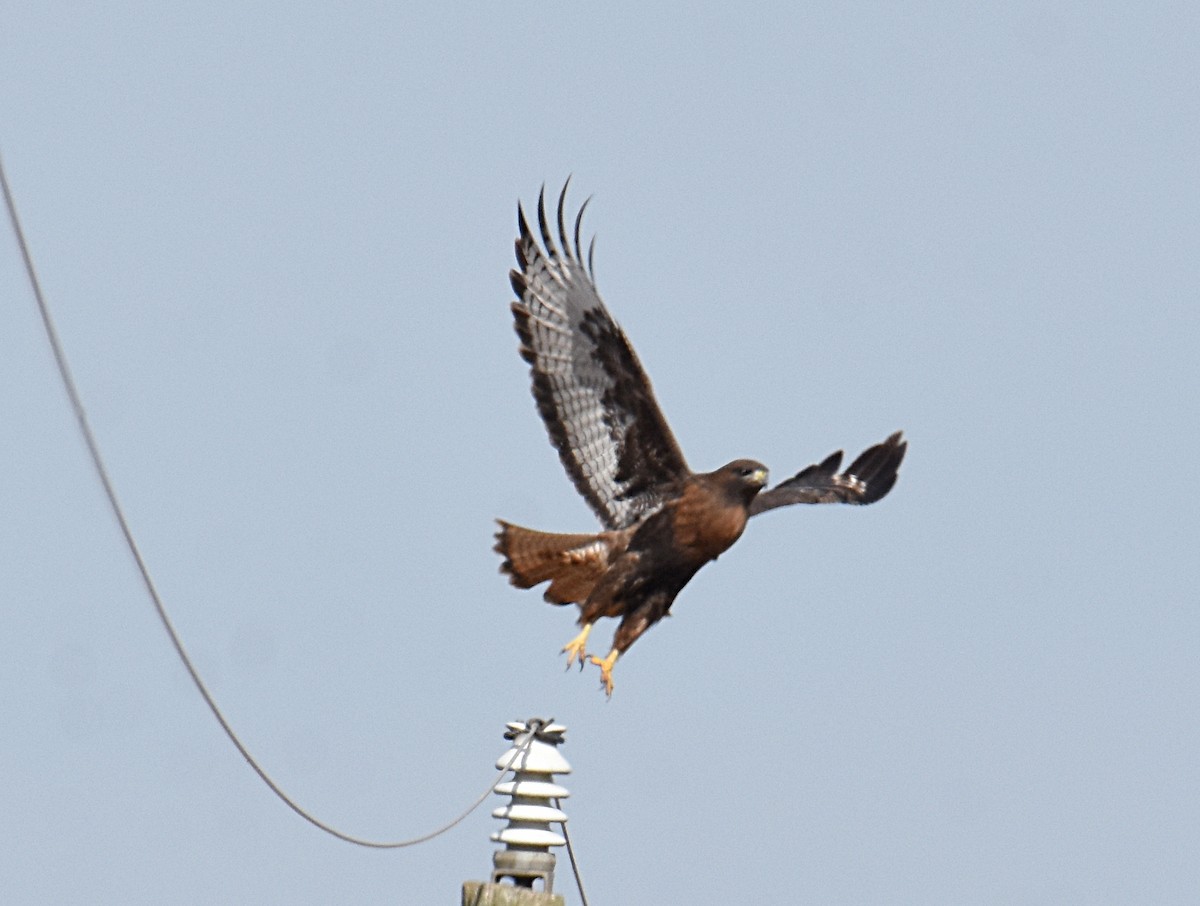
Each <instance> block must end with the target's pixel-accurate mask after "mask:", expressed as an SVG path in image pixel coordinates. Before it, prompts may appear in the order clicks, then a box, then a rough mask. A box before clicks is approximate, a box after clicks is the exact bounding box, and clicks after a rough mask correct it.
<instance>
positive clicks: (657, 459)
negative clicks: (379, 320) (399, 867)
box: [495, 181, 908, 696]
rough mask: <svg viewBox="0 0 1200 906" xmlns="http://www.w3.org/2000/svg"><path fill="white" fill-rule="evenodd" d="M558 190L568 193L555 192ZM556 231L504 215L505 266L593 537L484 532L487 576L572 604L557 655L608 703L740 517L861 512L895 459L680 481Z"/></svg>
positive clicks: (620, 344) (673, 455) (899, 446)
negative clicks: (584, 672) (609, 627)
mask: <svg viewBox="0 0 1200 906" xmlns="http://www.w3.org/2000/svg"><path fill="white" fill-rule="evenodd" d="M568 182H569V181H568ZM566 196H567V187H566V186H564V187H563V190H562V194H561V195H560V196H559V199H558V217H557V221H558V222H557V230H552V229H551V227H550V224H549V223H548V220H547V216H546V204H545V188H544V187H543V190H542V193H541V195H539V197H538V210H537V215H538V233H539V234H540V237H541V243H540V244H539V242H538V238H537V237H536V236H535V235H534V233H533V231H532V230H531V229H530V227H529V222H528V221H527V220H526V217H525V211H524V209H523V208H522V207H521V205H520V204H519V203H518V205H517V227H518V231H519V233H518V236H517V240H516V253H517V263H518V265H519V266H518V267H517V268H516V269H515V270H512V271H511V272H510V274H509V277H510V280H511V283H512V288H513V291H514V292H515V293H516V295H517V301H516V302H513V303H512V305H511V308H512V313H513V318H514V321H515V324H514V326H515V328H516V332H517V336H518V337H519V338H520V341H521V345H520V352H521V357H522V358H524V359H525V361H526V362H528V363H529V366H530V371H531V373H532V377H533V396H534V400H535V401H536V403H537V409H538V412H539V413H540V415H541V417H542V421H543V422H545V425H546V430H547V431H548V432H549V434H550V441H551V443H552V444H553V445H554V447H555V448H556V449H557V450H558V456H559V459H561V460H562V464H563V466H564V468H565V469H566V470H567V474H568V475H569V476H570V478H571V481H572V482H573V483H574V484H575V488H576V489H577V490H578V491H579V493H580V494H581V495H583V498H584V500H586V501H587V503H588V505H589V506H591V508H592V510H593V511H594V512H595V514H596V516H597V517H598V518H599V520H600V522H601V524H602V525H603V531H600V532H593V533H581V534H555V533H550V532H540V531H535V530H534V529H528V528H522V527H521V526H518V525H513V524H512V523H509V522H505V521H503V520H497V521H498V523H499V525H500V530H499V531H498V532H497V533H496V546H495V550H496V552H497V553H499V554H500V555H501V556H502V557H503V558H504V562H503V564H502V566H501V571H502V572H504V573H506V574H507V575H508V576H509V578H510V581H511V582H512V584H513V585H515V586H517V587H518V588H532V587H533V586H535V585H539V584H541V583H542V582H549V583H550V584H549V586H548V587H547V589H546V591H545V595H544V597H545V599H546V601H548V602H550V603H551V604H576V605H578V607H579V620H578V623H579V625H580V627H581V629H580V632H579V634H578V635H577V636H575V638H573V639H572V640H571V641H569V642H568V643H567V644H566V646H565V647H564V648H563V652H564V653H565V654H566V655H567V666H568V667H570V666H571V664H572V663H573V662H574V661H575V660H576V659H578V661H579V664H580V667H581V668H582V666H583V665H584V663H585V662H590V663H592V664H596V665H597V666H599V668H600V679H601V682H602V684H603V688H604V690H605V692H606V693H607V694H608V695H609V696H611V695H612V690H613V680H612V673H613V667H614V666H615V665H616V662H617V659H618V658H619V657H621V656H622V655H623V654H624V653H625V652H626V651H627V650H629V646H631V645H632V644H633V643H634V642H635V641H637V639H638V637H639V636H641V635H642V633H644V632H645V631H646V630H647V629H649V628H650V627H651V626H653V625H654V624H655V623H657V622H658V621H659V620H660V619H662V618H663V616H665V615H666V614H667V613H668V612H669V611H670V609H671V604H672V603H673V602H674V600H675V597H676V595H678V594H679V592H680V590H681V589H682V588H683V587H684V585H686V584H687V583H688V581H689V580H690V579H691V578H692V576H694V575H695V574H696V571H697V570H698V569H700V567H702V566H704V564H706V563H708V562H709V561H710V560H715V559H716V558H717V557H718V556H720V555H721V554H722V553H723V552H724V551H725V550H727V549H728V548H729V546H730V545H732V544H733V543H734V542H735V541H737V539H738V538H739V537H740V536H741V534H742V531H743V530H744V529H745V527H746V521H747V519H749V517H751V516H755V515H757V514H759V513H763V512H766V511H767V510H771V509H774V508H775V507H780V506H787V505H789V504H793V503H854V504H868V503H874V502H875V501H877V500H879V499H880V498H881V497H883V496H884V495H886V494H887V493H888V491H890V490H891V489H892V485H894V484H895V483H896V473H897V470H898V469H899V467H900V462H901V460H903V459H904V453H905V451H906V449H907V447H908V444H907V442H906V441H904V440H903V439H902V438H901V434H900V432H899V431H897V432H896V433H895V434H893V435H891V436H890V437H889V438H888V439H887V440H885V441H883V442H882V443H879V444H876V445H875V446H873V447H870V448H869V449H867V450H866V451H864V452H863V453H862V454H861V455H860V456H859V457H858V458H857V459H855V460H854V462H853V463H851V465H850V468H848V469H846V470H845V471H844V472H839V471H838V470H839V468H840V466H841V462H842V453H841V451H838V452H836V453H833V454H831V455H830V456H827V457H826V458H825V459H824V460H822V461H821V462H820V463H817V464H815V465H811V466H808V467H807V468H805V469H802V470H801V471H800V472H798V473H796V474H795V475H793V476H792V477H791V478H788V479H787V480H786V481H782V482H780V483H779V484H777V485H776V486H775V487H773V488H770V489H768V488H767V468H766V466H764V465H762V464H761V463H759V462H756V461H755V460H752V459H738V460H734V461H733V462H731V463H729V464H727V465H724V466H721V468H719V469H717V470H716V471H715V472H693V471H692V470H691V469H689V468H688V465H687V462H686V461H685V460H684V457H683V452H682V451H681V450H680V448H679V444H678V443H676V441H675V438H674V436H673V435H672V434H671V429H670V428H669V427H668V426H667V420H666V418H665V417H664V416H663V413H662V411H661V410H660V409H659V407H658V404H657V403H656V402H655V399H654V394H653V392H652V390H651V388H650V381H649V379H648V378H647V376H646V372H645V371H644V370H643V369H642V365H641V363H640V362H639V361H638V357H637V354H636V353H635V352H634V351H633V347H632V346H631V345H630V343H629V340H628V339H627V338H626V336H625V333H624V332H623V331H622V330H621V328H620V327H619V326H618V325H617V322H616V321H614V320H613V318H612V316H611V315H610V314H609V313H608V309H607V308H605V306H604V303H603V302H602V301H601V300H600V295H599V293H598V292H597V290H596V284H595V279H594V270H593V268H592V253H593V251H594V249H595V240H594V239H593V240H592V244H591V246H589V249H588V255H587V264H586V266H585V264H584V262H583V258H582V247H581V245H580V241H579V237H580V226H581V224H582V221H583V212H584V210H585V209H586V208H587V202H584V204H583V206H582V207H581V208H580V209H579V213H578V214H577V216H576V217H575V222H574V230H573V236H572V234H571V233H569V232H568V230H567V224H566V221H565V219H564V207H565V205H566ZM601 617H618V618H620V621H621V622H620V624H619V625H618V627H617V631H616V634H615V636H614V637H613V642H612V646H611V649H610V650H609V652H608V654H607V656H605V657H603V658H600V657H595V656H589V654H588V650H587V641H588V635H589V633H591V631H592V627H593V625H594V624H595V623H596V621H597V620H599V619H600V618H601Z"/></svg>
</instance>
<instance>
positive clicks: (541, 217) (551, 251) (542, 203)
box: [538, 184, 561, 261]
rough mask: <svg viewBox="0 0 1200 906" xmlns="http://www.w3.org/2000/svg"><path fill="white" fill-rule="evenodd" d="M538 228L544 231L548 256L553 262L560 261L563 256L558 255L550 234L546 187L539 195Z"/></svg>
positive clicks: (544, 242) (543, 186)
mask: <svg viewBox="0 0 1200 906" xmlns="http://www.w3.org/2000/svg"><path fill="white" fill-rule="evenodd" d="M538 226H539V227H541V230H542V243H543V244H544V245H545V246H546V254H547V255H548V256H549V257H550V259H551V260H552V261H556V260H558V259H559V258H560V257H561V256H560V255H559V254H558V246H556V245H555V244H554V237H553V236H552V235H551V234H550V227H549V225H548V224H547V223H546V186H545V184H543V185H542V190H541V191H540V192H539V193H538Z"/></svg>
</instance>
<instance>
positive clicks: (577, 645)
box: [562, 623, 592, 670]
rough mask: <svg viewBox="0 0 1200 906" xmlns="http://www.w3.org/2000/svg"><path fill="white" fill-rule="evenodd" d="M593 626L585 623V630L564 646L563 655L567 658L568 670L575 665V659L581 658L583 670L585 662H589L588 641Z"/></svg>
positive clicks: (580, 665)
mask: <svg viewBox="0 0 1200 906" xmlns="http://www.w3.org/2000/svg"><path fill="white" fill-rule="evenodd" d="M591 631H592V624H591V623H584V624H583V629H582V630H581V631H580V633H579V635H577V636H575V638H573V639H571V641H569V642H567V644H565V645H563V650H562V653H563V654H565V655H566V656H567V669H568V670H570V669H571V665H572V664H573V663H575V659H576V658H579V669H580V670H582V669H583V662H584V661H586V660H587V656H588V653H587V640H588V636H589V635H590V634H591Z"/></svg>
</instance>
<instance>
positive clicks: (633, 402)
mask: <svg viewBox="0 0 1200 906" xmlns="http://www.w3.org/2000/svg"><path fill="white" fill-rule="evenodd" d="M568 183H569V180H568ZM566 197H567V188H566V186H563V191H562V194H561V195H560V196H559V199H558V237H557V239H558V243H557V244H556V242H555V236H554V235H553V233H552V232H551V230H550V228H549V225H548V224H547V220H546V204H545V189H544V188H543V191H542V193H541V194H540V195H539V196H538V227H539V232H540V233H541V240H542V245H541V246H539V244H538V241H537V239H536V238H535V237H534V234H533V231H532V230H530V228H529V223H528V221H527V220H526V219H525V211H524V210H523V209H522V208H521V206H520V205H518V206H517V226H518V229H519V236H518V237H517V243H516V251H517V263H518V264H519V265H520V267H519V269H518V270H513V271H511V272H510V273H509V278H510V280H511V281H512V287H513V291H514V292H515V293H516V294H517V300H518V301H516V302H514V303H513V304H512V312H513V317H514V320H515V327H516V331H517V336H519V337H520V338H521V356H522V358H524V359H525V361H527V362H529V364H530V371H531V373H532V375H533V396H534V399H535V400H536V402H537V407H538V412H539V413H540V414H541V416H542V421H543V422H545V424H546V430H547V431H548V432H549V434H550V441H551V443H552V444H554V446H555V448H556V449H557V450H558V456H559V459H560V460H562V464H563V467H564V468H565V469H566V470H567V474H568V475H569V476H570V477H571V481H572V482H574V484H575V487H576V489H577V490H578V491H579V493H580V494H582V495H583V498H584V499H585V500H586V501H587V502H588V505H589V506H591V508H592V510H593V511H594V512H595V513H596V515H597V516H598V517H599V518H600V521H601V522H603V523H604V525H605V527H607V528H609V529H619V528H625V527H628V526H630V525H632V524H634V523H636V522H637V521H638V520H639V519H641V517H642V516H644V515H645V514H646V513H647V512H649V511H650V510H653V509H655V508H656V507H657V506H659V504H661V502H662V501H663V499H664V498H665V496H666V495H667V494H668V493H669V492H670V490H671V489H672V488H673V487H674V486H675V484H676V483H677V482H678V481H679V480H681V479H683V478H685V477H687V475H689V474H690V472H689V471H688V467H687V463H686V462H685V461H684V458H683V453H682V452H681V451H680V449H679V445H678V444H677V443H676V441H675V438H674V436H673V435H672V434H671V429H670V428H669V427H668V426H667V421H666V419H665V418H664V417H663V414H662V411H661V410H660V409H659V408H658V403H657V402H655V400H654V393H653V391H652V390H651V388H650V381H649V379H648V378H647V377H646V373H645V371H644V370H643V368H642V366H641V363H640V362H638V358H637V354H636V353H635V352H634V351H633V347H632V346H631V345H630V344H629V340H628V339H626V337H625V334H624V332H623V331H622V330H621V328H620V327H619V326H618V325H617V323H616V321H614V320H613V319H612V316H611V315H610V314H609V313H608V310H607V309H606V308H605V307H604V303H603V302H602V301H601V300H600V295H599V293H598V292H597V291H596V285H595V282H594V276H593V272H592V264H591V251H590V250H589V254H588V264H587V267H584V265H583V262H582V260H581V258H580V252H581V246H580V242H579V233H580V225H581V223H582V221H583V212H584V209H585V208H586V207H587V203H586V202H584V204H583V206H582V207H581V208H580V209H579V214H578V216H577V217H576V218H575V230H574V245H573V246H572V241H571V237H570V236H569V235H568V233H567V230H566V222H565V219H564V217H563V209H564V206H565V204H566ZM594 244H595V242H594V240H593V246H594ZM560 245H561V249H560V248H559V246H560ZM542 246H544V250H543V247H542Z"/></svg>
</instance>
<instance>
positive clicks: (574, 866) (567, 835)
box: [554, 799, 588, 906]
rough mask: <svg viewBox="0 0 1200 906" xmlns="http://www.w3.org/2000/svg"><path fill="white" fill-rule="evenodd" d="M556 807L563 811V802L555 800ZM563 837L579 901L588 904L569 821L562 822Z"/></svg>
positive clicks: (584, 904) (586, 905)
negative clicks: (572, 843)
mask: <svg viewBox="0 0 1200 906" xmlns="http://www.w3.org/2000/svg"><path fill="white" fill-rule="evenodd" d="M554 807H555V808H556V809H558V810H559V811H562V803H561V802H559V801H558V799H555V800H554ZM562 832H563V839H564V840H566V841H567V856H568V857H569V858H570V860H571V871H573V872H574V873H575V886H576V887H578V888H579V902H580V903H582V904H583V906H588V898H587V894H586V893H584V890H583V876H582V875H581V874H580V873H579V863H578V862H577V861H575V847H574V846H572V845H571V832H570V831H568V830H567V822H565V821H564V822H563V823H562Z"/></svg>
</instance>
